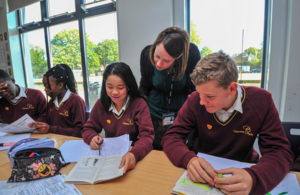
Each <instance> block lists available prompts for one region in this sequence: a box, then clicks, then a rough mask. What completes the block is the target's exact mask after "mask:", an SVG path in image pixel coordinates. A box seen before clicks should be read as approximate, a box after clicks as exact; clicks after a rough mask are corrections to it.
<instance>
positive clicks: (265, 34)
mask: <svg viewBox="0 0 300 195" xmlns="http://www.w3.org/2000/svg"><path fill="white" fill-rule="evenodd" d="M269 1H270V0H265V13H264V32H263V54H262V67H261V69H262V70H261V82H260V87H261V88H263V89H266V71H267V68H266V65H267V63H266V61H267V60H266V57H267V41H268V30H269V29H268V22H269V19H270V15H269ZM186 9H187V23H188V25H187V29H186V30H187V31H188V33H189V35H190V34H191V0H187V7H186Z"/></svg>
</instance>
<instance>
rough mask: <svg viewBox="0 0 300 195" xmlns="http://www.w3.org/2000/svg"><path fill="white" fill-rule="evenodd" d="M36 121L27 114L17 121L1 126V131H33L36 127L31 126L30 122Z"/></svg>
mask: <svg viewBox="0 0 300 195" xmlns="http://www.w3.org/2000/svg"><path fill="white" fill-rule="evenodd" d="M32 122H34V120H33V119H32V118H31V117H30V116H29V115H28V114H25V115H24V116H22V117H21V118H19V119H18V120H16V121H15V122H13V123H11V124H10V125H6V126H4V127H2V128H0V132H3V133H28V132H33V131H34V129H35V128H29V127H28V124H29V123H32Z"/></svg>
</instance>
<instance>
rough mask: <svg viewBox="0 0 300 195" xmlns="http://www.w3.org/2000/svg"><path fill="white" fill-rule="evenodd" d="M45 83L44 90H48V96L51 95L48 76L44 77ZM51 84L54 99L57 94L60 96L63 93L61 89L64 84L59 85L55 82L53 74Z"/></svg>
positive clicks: (50, 78)
mask: <svg viewBox="0 0 300 195" xmlns="http://www.w3.org/2000/svg"><path fill="white" fill-rule="evenodd" d="M43 84H44V87H45V89H44V91H45V92H46V94H47V96H49V97H51V91H50V89H49V88H48V82H47V77H46V76H45V77H44V78H43ZM49 84H50V87H51V90H52V95H53V99H55V98H56V96H58V95H59V94H60V93H61V89H62V86H63V84H62V83H59V84H58V85H57V84H56V82H55V78H53V77H51V76H50V77H49Z"/></svg>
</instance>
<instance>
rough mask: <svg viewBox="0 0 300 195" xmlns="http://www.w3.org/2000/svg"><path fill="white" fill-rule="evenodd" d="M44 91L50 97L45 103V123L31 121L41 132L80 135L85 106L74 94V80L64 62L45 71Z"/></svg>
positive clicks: (84, 117)
mask: <svg viewBox="0 0 300 195" xmlns="http://www.w3.org/2000/svg"><path fill="white" fill-rule="evenodd" d="M43 84H44V86H45V92H46V94H47V96H50V97H51V99H50V101H49V102H48V105H47V123H41V122H33V123H31V124H30V126H32V127H36V128H37V131H39V132H41V133H55V134H61V135H68V136H74V137H82V136H81V131H82V129H83V125H84V123H85V121H86V115H85V113H86V106H85V103H84V101H83V99H82V98H81V97H80V96H79V95H77V94H76V81H75V78H74V75H73V72H72V70H71V69H70V67H69V66H68V65H66V64H58V65H56V66H54V67H52V68H51V69H50V70H48V71H47V72H46V74H45V75H44V78H43Z"/></svg>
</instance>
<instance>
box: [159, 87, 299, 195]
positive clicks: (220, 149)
mask: <svg viewBox="0 0 300 195" xmlns="http://www.w3.org/2000/svg"><path fill="white" fill-rule="evenodd" d="M242 89H243V99H242V107H243V114H241V113H240V112H238V111H235V112H234V113H233V114H232V116H231V117H230V118H229V119H228V120H227V121H225V122H224V123H223V122H221V121H219V120H218V118H217V117H216V115H215V114H210V113H208V112H207V111H206V108H205V106H201V105H200V104H199V102H200V98H199V94H198V92H194V93H192V94H191V95H189V96H188V99H187V100H186V102H185V103H184V105H183V107H182V108H181V110H180V111H179V112H178V116H177V118H176V120H175V121H174V124H173V126H172V127H170V128H169V129H168V131H167V132H166V134H165V136H164V137H163V139H162V146H163V148H164V152H165V153H166V154H167V156H168V157H169V159H170V161H171V162H172V163H173V164H174V165H175V166H182V167H184V168H187V164H188V162H189V161H190V160H191V159H192V158H193V157H196V154H195V153H194V152H192V151H189V149H188V148H187V147H186V146H185V144H184V143H185V140H186V138H187V135H188V133H190V132H191V131H192V130H193V129H197V130H198V133H199V137H197V138H196V140H195V142H194V151H195V152H202V153H206V154H210V155H214V156H219V157H223V158H229V159H233V160H238V161H242V162H252V163H257V162H258V155H257V153H256V152H253V144H254V141H255V138H256V136H257V134H259V141H258V143H259V146H260V152H261V154H262V157H261V159H260V160H259V163H258V164H257V165H255V166H252V167H251V168H246V169H245V170H246V171H247V172H248V173H249V174H250V175H251V177H252V179H253V186H252V190H251V192H250V194H255V195H257V194H266V193H267V192H269V191H270V190H272V189H273V188H274V187H275V186H276V185H277V184H278V183H279V182H280V181H281V180H282V179H283V178H284V176H285V175H286V174H287V172H288V171H289V170H290V169H291V168H292V166H293V154H292V152H291V150H290V144H289V142H288V140H287V138H286V136H285V133H284V130H283V128H282V125H281V121H280V119H279V115H278V111H277V109H276V107H275V105H274V102H273V100H272V97H271V94H270V93H269V92H267V91H266V90H264V89H260V88H257V87H246V86H243V87H242Z"/></svg>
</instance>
